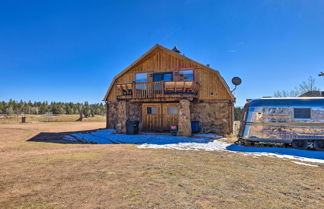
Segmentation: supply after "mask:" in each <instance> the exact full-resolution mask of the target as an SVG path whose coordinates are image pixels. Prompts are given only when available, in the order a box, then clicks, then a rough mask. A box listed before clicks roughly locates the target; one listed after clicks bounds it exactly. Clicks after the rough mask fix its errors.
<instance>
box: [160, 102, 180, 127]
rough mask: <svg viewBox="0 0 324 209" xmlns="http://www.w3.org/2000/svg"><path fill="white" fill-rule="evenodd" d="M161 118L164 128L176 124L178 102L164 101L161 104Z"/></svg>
mask: <svg viewBox="0 0 324 209" xmlns="http://www.w3.org/2000/svg"><path fill="white" fill-rule="evenodd" d="M162 109H163V111H162V112H163V118H162V124H163V129H164V130H169V129H170V126H172V125H178V121H179V119H178V118H179V114H178V111H179V110H178V103H164V104H162Z"/></svg>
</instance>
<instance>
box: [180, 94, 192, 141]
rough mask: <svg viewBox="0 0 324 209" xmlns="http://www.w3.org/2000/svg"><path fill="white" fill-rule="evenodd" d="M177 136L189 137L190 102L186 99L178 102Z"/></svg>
mask: <svg viewBox="0 0 324 209" xmlns="http://www.w3.org/2000/svg"><path fill="white" fill-rule="evenodd" d="M178 135H180V136H191V118H190V101H189V100H187V99H182V100H180V102H179V124H178Z"/></svg>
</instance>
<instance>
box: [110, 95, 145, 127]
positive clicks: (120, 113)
mask: <svg viewBox="0 0 324 209" xmlns="http://www.w3.org/2000/svg"><path fill="white" fill-rule="evenodd" d="M141 113H142V104H140V103H131V102H126V101H118V102H111V103H109V104H108V118H107V128H110V129H116V131H117V132H118V133H126V121H127V120H139V121H140V120H141ZM140 128H141V123H140Z"/></svg>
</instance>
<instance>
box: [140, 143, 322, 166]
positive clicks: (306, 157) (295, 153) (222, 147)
mask: <svg viewBox="0 0 324 209" xmlns="http://www.w3.org/2000/svg"><path fill="white" fill-rule="evenodd" d="M137 147H138V148H146V149H147V148H150V149H176V150H204V151H229V152H239V153H243V154H244V155H252V156H253V157H273V158H281V159H290V160H299V161H304V162H313V163H323V164H324V152H317V151H309V150H296V149H289V148H277V147H244V146H241V145H236V144H229V143H226V142H222V141H216V140H215V141H213V142H209V143H204V144H198V143H179V144H165V145H156V144H142V145H139V146H137Z"/></svg>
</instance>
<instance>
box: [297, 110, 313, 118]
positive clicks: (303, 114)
mask: <svg viewBox="0 0 324 209" xmlns="http://www.w3.org/2000/svg"><path fill="white" fill-rule="evenodd" d="M294 118H296V119H310V118H311V109H310V108H294Z"/></svg>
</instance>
